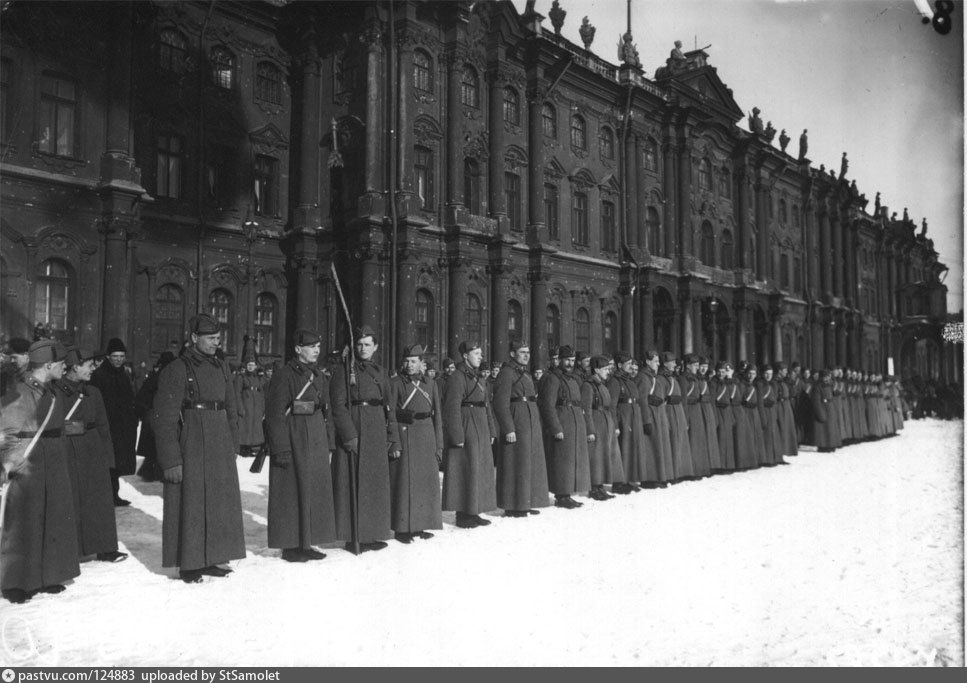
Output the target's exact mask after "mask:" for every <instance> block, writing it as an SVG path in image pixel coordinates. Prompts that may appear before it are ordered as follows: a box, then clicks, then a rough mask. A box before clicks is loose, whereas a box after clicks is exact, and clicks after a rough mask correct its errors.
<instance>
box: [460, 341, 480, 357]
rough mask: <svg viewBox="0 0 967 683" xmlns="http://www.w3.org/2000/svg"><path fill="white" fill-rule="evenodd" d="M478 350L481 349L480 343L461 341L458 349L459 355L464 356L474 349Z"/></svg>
mask: <svg viewBox="0 0 967 683" xmlns="http://www.w3.org/2000/svg"><path fill="white" fill-rule="evenodd" d="M479 348H481V347H480V342H477V341H462V342H460V349H459V351H460V353H461V354H464V353H470V352H471V351H473V350H475V349H479Z"/></svg>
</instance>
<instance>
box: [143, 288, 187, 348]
mask: <svg viewBox="0 0 967 683" xmlns="http://www.w3.org/2000/svg"><path fill="white" fill-rule="evenodd" d="M184 338H185V292H184V291H183V290H182V289H181V287H179V286H178V285H172V284H167V285H161V286H160V287H158V289H157V291H156V292H155V293H154V301H153V302H152V308H151V350H152V351H155V352H157V353H161V352H163V351H170V350H172V348H180V347H181V343H182V342H183V341H184Z"/></svg>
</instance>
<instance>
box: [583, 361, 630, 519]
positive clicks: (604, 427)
mask: <svg viewBox="0 0 967 683" xmlns="http://www.w3.org/2000/svg"><path fill="white" fill-rule="evenodd" d="M590 368H591V375H590V377H589V379H588V380H587V381H586V382H585V383H584V384H582V385H581V402H582V403H583V404H584V408H585V417H586V418H587V422H588V435H589V436H590V435H594V440H593V441H589V443H588V462H589V465H590V473H591V492H590V493H589V494H588V496H590V497H591V498H593V499H594V500H609V499H611V498H614V494H611V493H608V492H607V491H605V490H604V486H605V484H612V488H613V486H614V483H613V482H623V481H624V480H625V472H624V463H623V462H622V461H621V453H620V451H619V447H618V434H620V430H619V429H618V423H617V419H616V417H617V414H616V406H617V400H616V399H615V398H614V397H613V396H611V392H610V391H608V379H609V378H610V377H611V373H612V372H613V371H614V363H613V362H612V361H611V359H610V358H605V357H604V356H594V357H593V358H591V359H590Z"/></svg>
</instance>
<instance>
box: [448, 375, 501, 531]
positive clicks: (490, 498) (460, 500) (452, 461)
mask: <svg viewBox="0 0 967 683" xmlns="http://www.w3.org/2000/svg"><path fill="white" fill-rule="evenodd" d="M496 436H497V428H496V425H495V424H494V420H493V414H492V413H491V410H490V401H489V399H488V397H487V385H486V383H485V382H484V380H483V378H482V377H481V376H480V373H479V372H478V371H477V370H475V369H474V368H472V367H470V366H469V365H468V364H467V363H466V362H461V363H460V364H459V365H457V369H456V370H454V371H453V373H451V375H450V377H449V378H448V379H447V387H446V392H445V393H444V396H443V443H444V446H445V448H446V450H445V452H444V456H443V457H444V460H443V509H444V510H455V511H457V512H462V513H465V514H468V515H477V514H480V513H481V512H488V511H490V510H494V509H496V508H497V490H496V481H495V479H494V456H493V450H491V445H492V444H491V439H494V438H496Z"/></svg>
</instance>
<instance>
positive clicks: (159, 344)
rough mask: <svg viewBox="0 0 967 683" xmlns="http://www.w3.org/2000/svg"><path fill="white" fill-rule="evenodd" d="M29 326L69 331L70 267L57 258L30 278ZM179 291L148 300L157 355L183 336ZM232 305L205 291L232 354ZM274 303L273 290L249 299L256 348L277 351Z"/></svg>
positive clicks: (73, 292)
mask: <svg viewBox="0 0 967 683" xmlns="http://www.w3.org/2000/svg"><path fill="white" fill-rule="evenodd" d="M33 287H34V320H33V323H34V325H37V324H42V325H44V326H45V327H47V328H48V329H50V330H51V331H52V332H54V333H59V334H66V335H70V334H71V333H72V331H73V330H74V328H75V326H76V325H75V321H74V319H73V316H74V315H75V314H76V312H75V311H74V303H75V302H74V299H75V297H76V296H77V293H78V292H77V284H76V282H75V279H74V274H73V271H72V270H71V268H70V267H69V266H68V265H67V264H66V263H65V262H64V261H61V260H60V259H47V260H46V261H44V262H42V263H41V264H40V266H39V268H38V269H37V275H36V277H35V278H34V283H33ZM186 304H187V299H186V297H185V291H184V290H183V289H182V288H181V287H179V286H178V285H175V284H165V285H161V286H160V287H158V289H157V290H156V291H155V294H154V299H153V301H152V315H151V350H152V351H153V352H157V353H160V352H162V351H166V350H169V349H170V348H171V347H172V346H174V347H175V348H179V347H180V346H181V343H182V341H184V339H185V325H186V321H187V314H188V310H187V308H186ZM235 311H236V304H235V301H234V297H233V295H232V293H231V292H229V291H228V290H225V289H215V290H212V292H211V293H210V294H209V295H208V312H209V313H210V314H211V315H212V316H213V317H214V318H215V319H216V320H218V322H219V323H220V324H221V326H222V330H223V334H224V336H223V338H222V348H223V349H224V350H225V351H226V353H233V352H234V350H235V345H236V339H235V335H236V331H235ZM278 323H279V301H278V299H277V298H276V297H275V295H274V294H271V293H269V292H261V293H260V294H259V295H258V296H257V297H256V299H255V320H254V321H253V329H254V332H255V348H256V352H257V353H259V354H264V355H278V354H279V353H280V352H281V349H280V348H279V346H278V338H277V326H278Z"/></svg>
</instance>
